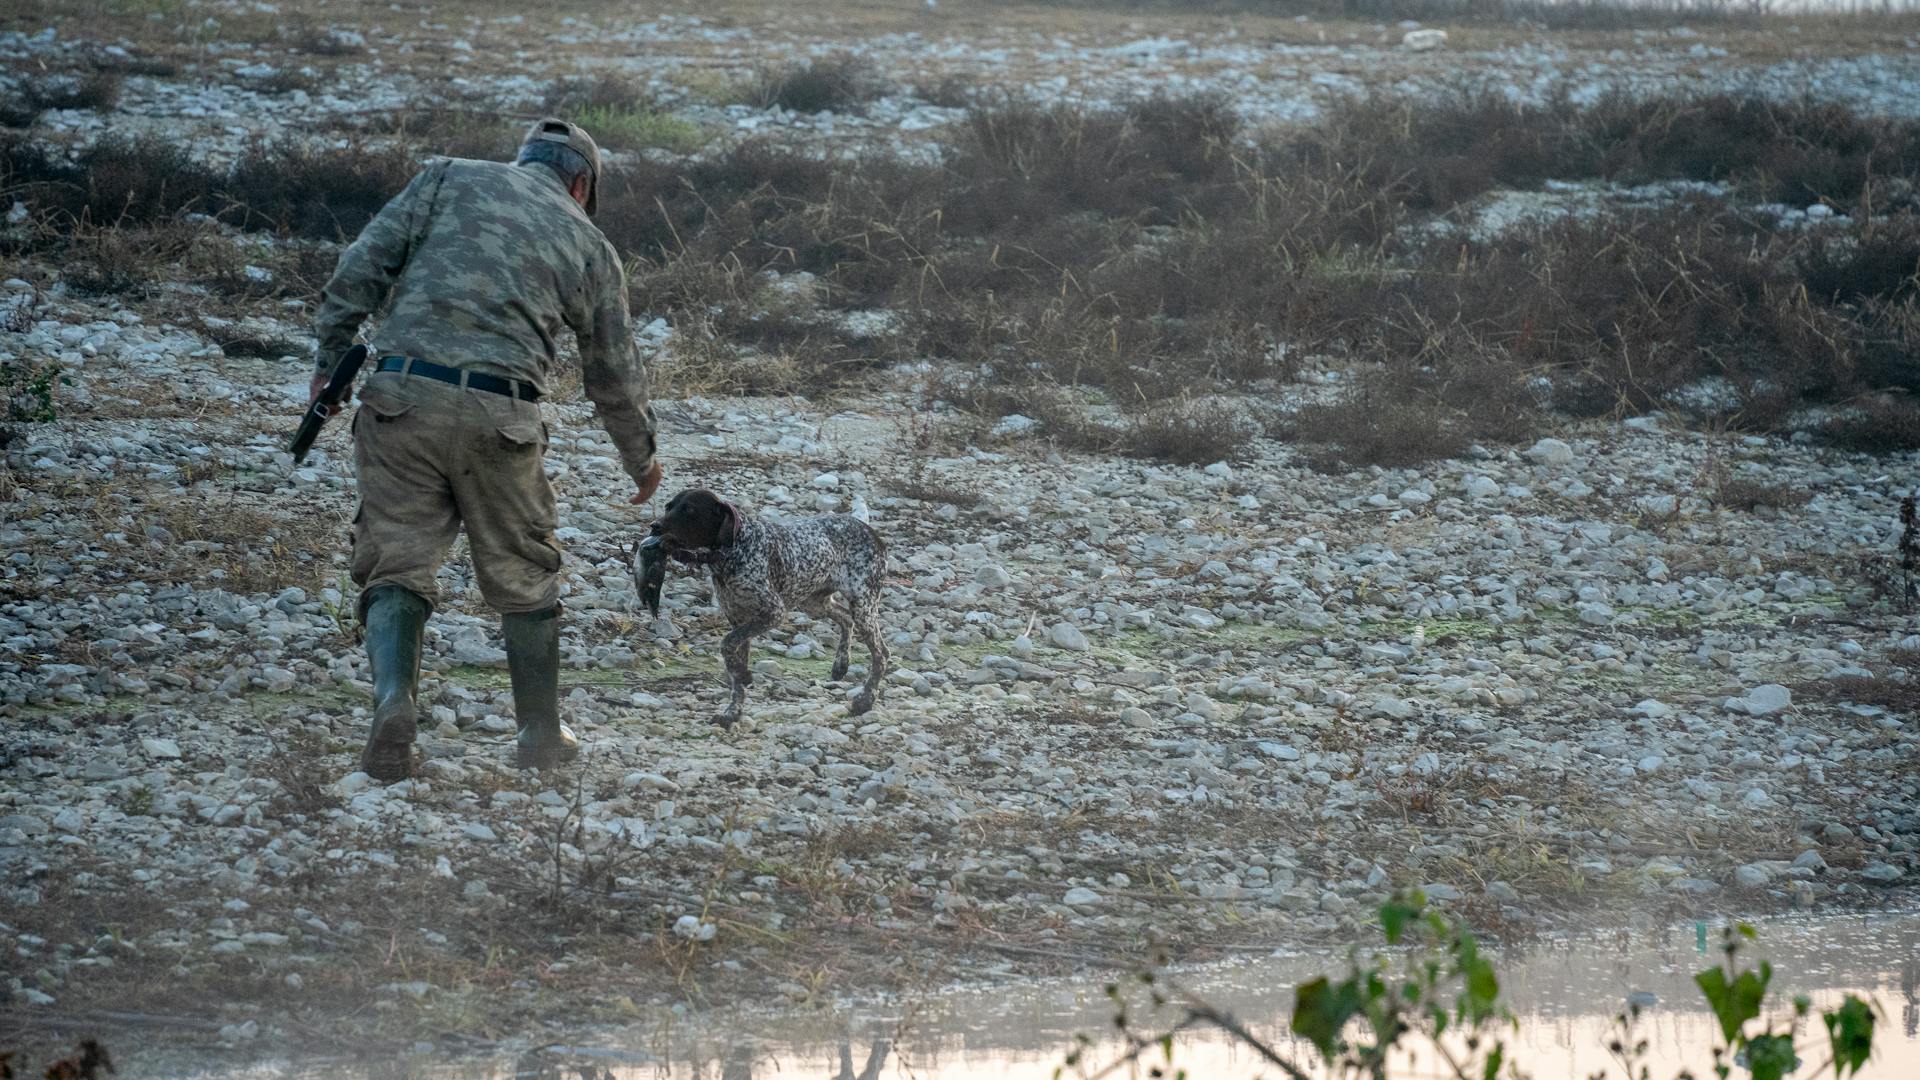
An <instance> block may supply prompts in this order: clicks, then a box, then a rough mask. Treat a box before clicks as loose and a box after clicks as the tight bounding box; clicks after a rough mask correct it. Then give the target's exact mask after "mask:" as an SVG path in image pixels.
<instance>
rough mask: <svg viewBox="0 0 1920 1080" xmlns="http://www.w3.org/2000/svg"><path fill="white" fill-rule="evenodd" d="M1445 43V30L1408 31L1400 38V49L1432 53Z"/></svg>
mask: <svg viewBox="0 0 1920 1080" xmlns="http://www.w3.org/2000/svg"><path fill="white" fill-rule="evenodd" d="M1446 43H1447V32H1446V31H1445V30H1409V31H1407V32H1406V34H1404V35H1402V36H1401V38H1400V47H1401V48H1403V49H1405V50H1407V51H1408V52H1432V51H1433V50H1435V49H1438V48H1441V47H1443V46H1445V45H1446Z"/></svg>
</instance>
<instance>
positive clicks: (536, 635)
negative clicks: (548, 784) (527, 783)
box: [500, 605, 580, 769]
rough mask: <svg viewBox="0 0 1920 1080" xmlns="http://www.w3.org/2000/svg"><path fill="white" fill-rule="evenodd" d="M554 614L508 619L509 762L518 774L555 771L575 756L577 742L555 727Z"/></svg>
mask: <svg viewBox="0 0 1920 1080" xmlns="http://www.w3.org/2000/svg"><path fill="white" fill-rule="evenodd" d="M559 616H560V608H559V606H558V605H555V606H554V607H550V608H548V609H546V610H545V611H530V612H526V613H523V614H517V615H508V616H505V617H504V618H502V619H501V620H500V630H501V632H502V634H504V635H505V637H506V639H507V673H508V674H509V675H511V676H512V677H513V715H514V718H515V719H516V720H517V721H518V722H519V724H520V737H519V738H518V739H517V740H516V742H515V748H514V756H515V758H516V760H517V761H518V763H519V765H520V767H521V768H523V769H541V768H546V767H547V766H550V765H559V764H561V763H563V762H568V761H572V760H573V759H574V758H576V757H579V756H580V741H579V740H578V739H575V738H574V737H573V732H572V731H569V730H568V729H567V725H565V724H563V723H561V722H560V618H559Z"/></svg>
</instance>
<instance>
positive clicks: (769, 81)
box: [746, 53, 891, 113]
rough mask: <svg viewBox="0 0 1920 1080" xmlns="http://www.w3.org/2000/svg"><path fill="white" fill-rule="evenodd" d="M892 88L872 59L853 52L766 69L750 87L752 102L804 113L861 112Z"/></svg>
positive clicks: (764, 106) (748, 90) (766, 106)
mask: <svg viewBox="0 0 1920 1080" xmlns="http://www.w3.org/2000/svg"><path fill="white" fill-rule="evenodd" d="M890 89H891V88H890V87H889V86H888V85H887V83H886V80H884V79H882V78H881V77H880V76H879V75H878V74H876V73H875V72H874V71H873V70H872V69H871V67H869V66H868V62H867V61H865V60H863V59H861V58H860V57H858V56H856V55H854V54H852V53H837V54H835V55H832V56H826V57H820V58H818V59H814V60H808V61H806V62H804V63H800V64H795V65H792V66H789V67H781V68H763V69H761V70H760V71H759V72H758V73H757V74H756V75H755V76H754V79H753V82H752V84H751V85H750V86H749V87H748V88H747V95H746V96H747V100H748V102H749V103H751V104H753V105H755V106H757V107H759V108H762V109H771V108H775V107H778V108H782V109H786V110H787V111H789V112H800V113H823V112H835V113H860V112H863V111H865V109H866V106H867V104H868V103H869V102H871V101H874V100H875V99H877V98H879V97H881V96H883V95H885V94H886V93H888V92H889V90H890Z"/></svg>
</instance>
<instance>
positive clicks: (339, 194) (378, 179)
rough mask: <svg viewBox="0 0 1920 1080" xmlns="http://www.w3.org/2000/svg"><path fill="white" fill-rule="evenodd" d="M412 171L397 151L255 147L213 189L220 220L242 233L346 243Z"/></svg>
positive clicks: (407, 157)
mask: <svg viewBox="0 0 1920 1080" xmlns="http://www.w3.org/2000/svg"><path fill="white" fill-rule="evenodd" d="M419 167H420V165H419V162H418V161H417V160H416V159H415V158H414V156H413V154H412V153H411V152H410V151H408V150H406V149H404V148H401V147H390V148H386V149H375V148H372V147H368V146H364V145H359V144H354V145H349V146H346V147H344V148H336V147H326V148H319V149H316V148H313V147H311V146H308V145H306V144H303V143H281V144H262V145H257V146H255V147H254V148H253V149H251V150H249V151H248V152H247V153H246V154H244V155H243V156H242V157H241V158H240V160H239V161H238V162H236V163H235V164H234V167H233V171H232V172H231V173H229V174H228V175H227V176H226V177H225V179H224V180H223V181H222V182H220V184H219V185H218V191H219V195H220V199H221V201H222V203H223V206H222V207H221V215H222V216H223V217H225V218H226V219H228V220H230V221H232V222H233V223H234V224H236V225H238V226H240V227H241V228H243V229H270V230H273V231H276V232H281V233H287V234H291V235H295V236H306V237H312V238H315V239H324V240H352V239H353V238H354V237H355V236H358V235H359V233H360V230H361V229H362V228H364V227H365V226H366V224H367V222H369V221H371V220H373V215H375V214H377V213H379V212H380V208H381V207H383V206H385V205H386V204H387V201H388V200H390V199H392V198H393V197H394V196H395V195H398V194H399V193H400V190H401V189H402V188H404V187H406V185H407V183H408V181H410V180H412V179H413V176H414V174H415V173H416V172H418V171H419Z"/></svg>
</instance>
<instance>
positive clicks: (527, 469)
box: [353, 372, 560, 618]
mask: <svg viewBox="0 0 1920 1080" xmlns="http://www.w3.org/2000/svg"><path fill="white" fill-rule="evenodd" d="M360 402H361V405H360V409H359V411H358V412H356V413H355V414H354V418H353V464H354V472H355V474H356V475H357V476H358V478H359V482H360V506H359V509H358V510H357V511H356V512H355V513H354V517H353V580H354V583H355V584H357V585H359V586H360V587H361V589H362V592H361V611H360V613H361V616H362V617H363V618H364V617H365V615H366V595H367V593H368V592H369V591H371V590H372V589H373V588H374V587H376V586H380V585H398V586H400V587H402V588H404V589H408V590H410V591H412V592H415V593H418V594H419V595H421V596H423V597H426V599H427V600H428V601H429V602H432V601H433V600H434V599H435V595H436V592H437V590H436V588H435V586H434V576H435V575H436V574H437V573H439V570H440V564H441V563H443V562H445V561H446V557H447V551H448V550H449V549H450V548H452V547H453V541H454V538H455V537H457V536H458V535H459V533H460V529H461V526H463V525H464V526H465V527H466V530H467V540H468V543H469V544H470V545H471V547H472V549H473V571H474V576H475V577H476V578H478V579H479V582H480V593H481V595H482V596H484V597H485V598H486V601H487V604H488V606H490V607H492V608H493V609H494V610H496V611H499V612H501V613H502V614H511V613H515V612H526V611H543V610H545V609H547V608H550V607H552V606H553V605H554V604H556V603H558V602H559V599H560V544H559V542H558V541H557V540H556V539H555V538H554V535H553V530H554V526H555V524H556V521H557V515H556V512H555V508H554V501H553V486H552V485H551V484H550V483H548V481H547V474H546V470H545V469H544V468H542V464H541V459H542V457H543V456H544V455H545V453H546V444H547V438H546V426H545V425H544V424H542V423H541V422H540V407H539V406H538V405H535V404H534V403H532V402H528V401H519V400H516V399H514V398H510V397H507V396H506V395H504V394H491V393H487V392H484V391H480V390H468V389H463V388H461V387H458V386H453V385H450V384H448V383H442V382H435V381H433V380H431V379H425V378H420V377H417V376H409V375H402V374H400V373H398V372H382V373H378V374H375V375H373V376H371V377H369V378H368V379H367V381H366V384H365V385H364V386H363V387H362V388H361V391H360Z"/></svg>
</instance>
